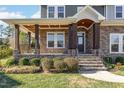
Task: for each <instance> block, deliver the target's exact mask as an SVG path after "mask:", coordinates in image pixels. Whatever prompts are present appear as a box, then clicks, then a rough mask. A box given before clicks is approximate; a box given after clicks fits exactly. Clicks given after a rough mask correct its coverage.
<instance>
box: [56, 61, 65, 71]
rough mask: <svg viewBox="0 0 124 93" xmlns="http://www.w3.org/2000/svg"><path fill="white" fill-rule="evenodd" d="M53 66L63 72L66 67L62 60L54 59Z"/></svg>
mask: <svg viewBox="0 0 124 93" xmlns="http://www.w3.org/2000/svg"><path fill="white" fill-rule="evenodd" d="M54 68H55V69H56V70H57V71H58V72H63V71H64V70H65V69H66V64H65V63H64V61H63V60H59V59H57V60H54Z"/></svg>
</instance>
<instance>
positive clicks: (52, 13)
mask: <svg viewBox="0 0 124 93" xmlns="http://www.w3.org/2000/svg"><path fill="white" fill-rule="evenodd" d="M47 9H48V11H47V18H64V17H65V6H48V7H47Z"/></svg>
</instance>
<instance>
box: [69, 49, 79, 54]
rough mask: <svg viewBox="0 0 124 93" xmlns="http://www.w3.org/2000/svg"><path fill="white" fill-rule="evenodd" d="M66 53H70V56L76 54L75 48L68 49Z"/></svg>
mask: <svg viewBox="0 0 124 93" xmlns="http://www.w3.org/2000/svg"><path fill="white" fill-rule="evenodd" d="M68 54H70V55H71V56H77V50H76V49H69V50H68Z"/></svg>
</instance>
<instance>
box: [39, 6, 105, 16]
mask: <svg viewBox="0 0 124 93" xmlns="http://www.w3.org/2000/svg"><path fill="white" fill-rule="evenodd" d="M84 6H85V5H65V17H71V16H74V15H75V14H76V13H77V7H84ZM92 7H93V8H94V9H96V10H97V11H98V12H99V13H101V14H102V15H105V12H104V11H105V10H104V9H105V8H104V7H105V6H92ZM41 18H47V5H41Z"/></svg>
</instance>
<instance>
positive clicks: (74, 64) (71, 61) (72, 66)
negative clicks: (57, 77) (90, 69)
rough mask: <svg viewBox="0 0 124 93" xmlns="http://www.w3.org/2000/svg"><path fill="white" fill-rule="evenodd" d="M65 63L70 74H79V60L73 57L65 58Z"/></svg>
mask: <svg viewBox="0 0 124 93" xmlns="http://www.w3.org/2000/svg"><path fill="white" fill-rule="evenodd" d="M64 63H65V64H66V65H67V69H68V70H69V71H70V72H77V70H78V60H77V59H75V58H73V57H67V58H64Z"/></svg>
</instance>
